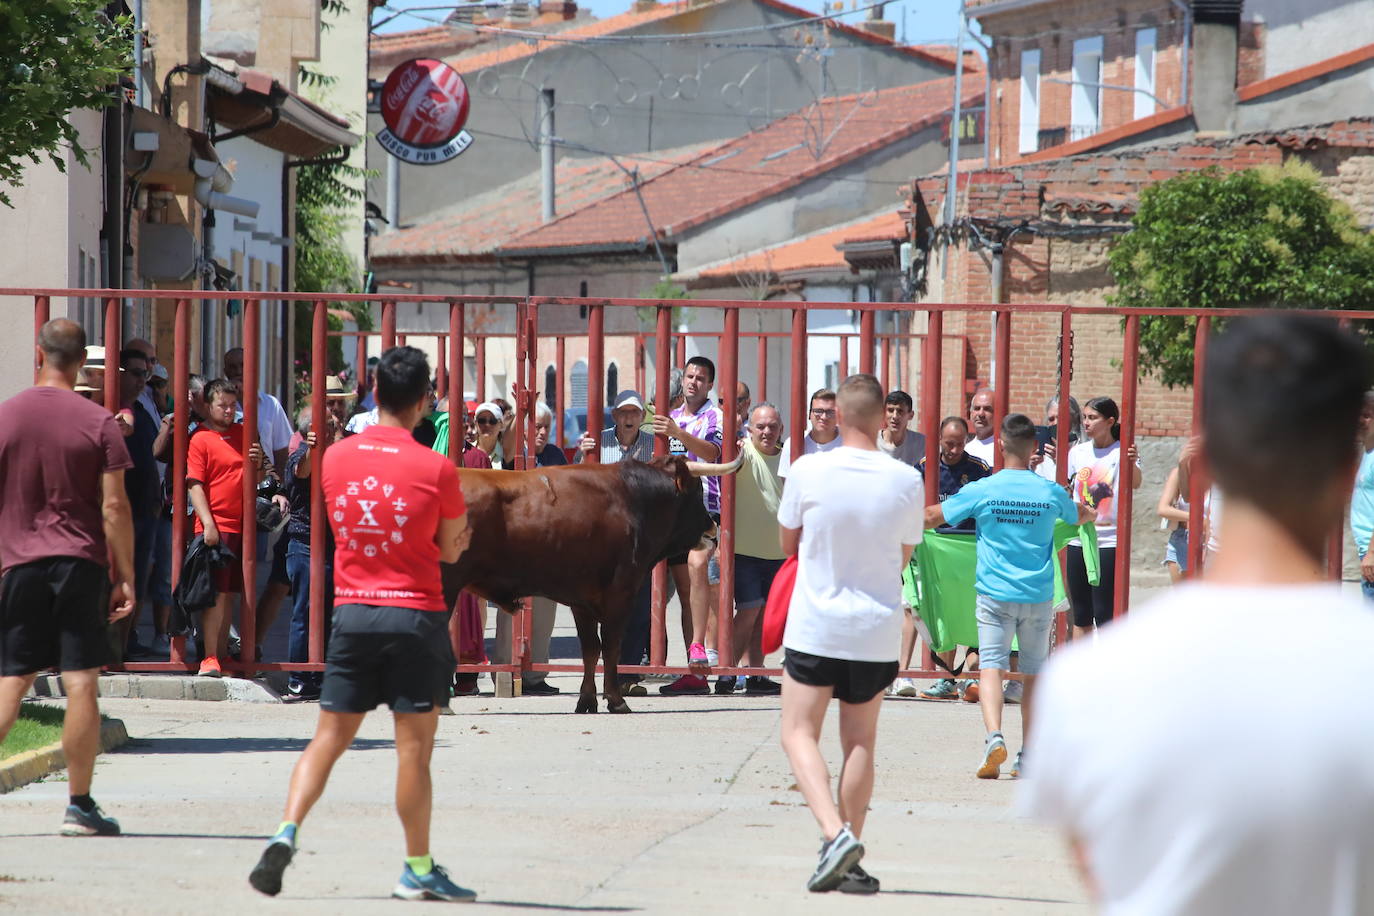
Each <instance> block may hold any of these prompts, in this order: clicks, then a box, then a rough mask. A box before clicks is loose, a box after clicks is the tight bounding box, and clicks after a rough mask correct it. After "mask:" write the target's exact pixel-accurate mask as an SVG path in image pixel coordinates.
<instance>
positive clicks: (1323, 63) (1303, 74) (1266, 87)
mask: <svg viewBox="0 0 1374 916" xmlns="http://www.w3.org/2000/svg"><path fill="white" fill-rule="evenodd" d="M1367 60H1374V44H1371V45H1365V46H1363V47H1360V48H1356V49H1355V50H1353V51H1347V52H1345V53H1344V54H1337V55H1336V56H1335V57H1328V58H1327V59H1326V60H1319V61H1317V62H1316V63H1315V64H1308V65H1307V66H1306V67H1298V68H1297V69H1295V70H1289V71H1287V72H1285V73H1279V74H1276V75H1274V76H1271V77H1269V78H1268V79H1263V80H1260V81H1259V82H1257V83H1251V84H1250V85H1248V86H1241V87H1240V88H1239V89H1237V90H1236V98H1237V99H1238V100H1239V101H1242V102H1249V101H1251V100H1253V99H1257V98H1260V97H1261V96H1265V95H1268V94H1269V93H1271V92H1278V91H1279V90H1280V89H1287V88H1288V87H1289V86H1296V85H1297V84H1298V83H1305V82H1307V81H1308V80H1311V79H1316V78H1317V77H1319V76H1325V75H1326V74H1328V73H1335V72H1336V71H1337V70H1344V69H1345V68H1346V67H1353V66H1355V65H1356V64H1361V63H1364V62H1365V61H1367Z"/></svg>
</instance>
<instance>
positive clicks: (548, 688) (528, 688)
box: [520, 681, 563, 697]
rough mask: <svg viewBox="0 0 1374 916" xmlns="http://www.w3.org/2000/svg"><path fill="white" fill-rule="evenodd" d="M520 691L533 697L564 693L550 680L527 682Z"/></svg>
mask: <svg viewBox="0 0 1374 916" xmlns="http://www.w3.org/2000/svg"><path fill="white" fill-rule="evenodd" d="M520 692H521V693H523V694H525V695H526V696H531V697H553V696H557V695H558V694H560V693H562V692H563V691H561V690H559V689H558V688H557V687H555V686H553V685H552V684H550V683H549V682H548V681H535V682H534V683H533V684H525V685H523V686H522V687H521V688H520Z"/></svg>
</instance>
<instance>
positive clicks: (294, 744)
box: [120, 737, 396, 754]
mask: <svg viewBox="0 0 1374 916" xmlns="http://www.w3.org/2000/svg"><path fill="white" fill-rule="evenodd" d="M309 743H310V740H309V739H308V738H243V737H225V738H135V739H132V740H131V741H129V743H128V744H126V745H124V746H123V747H122V748H121V749H120V750H123V751H133V752H134V753H138V754H258V753H272V752H276V751H285V752H290V753H299V752H301V751H303V750H305V746H306V745H307V744H309ZM395 746H396V744H395V742H394V741H391V740H390V739H382V738H355V739H354V741H353V743H352V744H350V745H349V748H348V749H349V750H351V751H375V750H390V749H391V748H394V747H395Z"/></svg>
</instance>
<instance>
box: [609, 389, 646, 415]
mask: <svg viewBox="0 0 1374 916" xmlns="http://www.w3.org/2000/svg"><path fill="white" fill-rule="evenodd" d="M622 407H638V408H639V409H640V410H643V409H644V399H643V398H641V397H640V396H639V392H638V391H635V390H634V389H633V388H626V389H625V390H624V391H622V392H620V394H618V395H616V396H615V409H616V410H619V409H620V408H622Z"/></svg>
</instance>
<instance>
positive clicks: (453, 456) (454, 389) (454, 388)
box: [448, 302, 468, 465]
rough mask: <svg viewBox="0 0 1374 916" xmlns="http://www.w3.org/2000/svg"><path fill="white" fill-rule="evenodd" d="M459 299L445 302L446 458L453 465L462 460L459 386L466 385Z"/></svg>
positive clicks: (462, 412) (460, 392)
mask: <svg viewBox="0 0 1374 916" xmlns="http://www.w3.org/2000/svg"><path fill="white" fill-rule="evenodd" d="M465 317H466V316H465V315H464V313H463V303H461V302H450V303H449V304H448V364H449V367H450V368H449V374H448V377H449V383H448V458H449V460H450V461H452V462H453V463H454V464H456V465H461V464H462V463H463V439H464V437H465V435H466V432H467V430H466V424H465V422H464V416H463V415H464V414H465V413H466V412H467V408H466V406H465V405H464V404H463V393H464V392H463V388H464V387H465V386H466V385H467V377H468V373H467V361H466V360H465V359H464V358H463V331H464V330H465V328H464V327H463V323H464V318H465Z"/></svg>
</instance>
